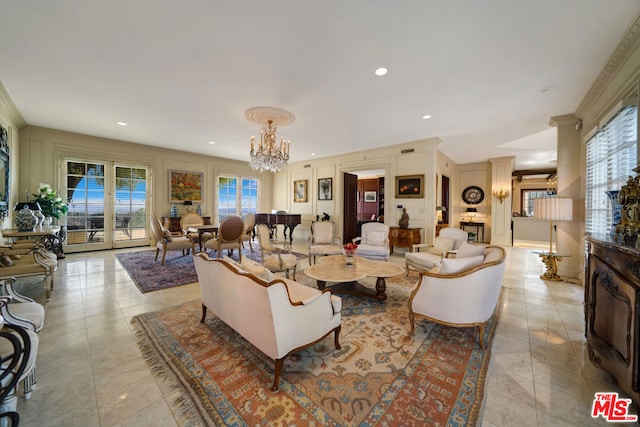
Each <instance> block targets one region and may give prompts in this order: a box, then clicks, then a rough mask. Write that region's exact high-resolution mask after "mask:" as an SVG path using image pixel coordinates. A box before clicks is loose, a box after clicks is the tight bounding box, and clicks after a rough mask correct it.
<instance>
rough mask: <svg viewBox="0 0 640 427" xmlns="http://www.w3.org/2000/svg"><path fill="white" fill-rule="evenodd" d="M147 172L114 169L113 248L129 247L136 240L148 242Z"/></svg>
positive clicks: (124, 168) (121, 168)
mask: <svg viewBox="0 0 640 427" xmlns="http://www.w3.org/2000/svg"><path fill="white" fill-rule="evenodd" d="M147 175H148V173H147V170H146V169H145V168H140V167H129V166H118V165H116V167H115V189H116V190H115V199H114V206H115V224H114V230H115V234H114V236H115V239H114V240H115V246H116V247H123V246H131V245H129V244H128V243H129V242H133V241H135V240H137V241H138V242H137V244H139V241H140V240H144V241H145V242H148V234H147Z"/></svg>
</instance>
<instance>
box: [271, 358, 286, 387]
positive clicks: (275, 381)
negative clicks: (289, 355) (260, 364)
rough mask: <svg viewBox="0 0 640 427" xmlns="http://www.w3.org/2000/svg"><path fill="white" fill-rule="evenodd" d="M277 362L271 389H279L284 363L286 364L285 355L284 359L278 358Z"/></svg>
mask: <svg viewBox="0 0 640 427" xmlns="http://www.w3.org/2000/svg"><path fill="white" fill-rule="evenodd" d="M285 357H286V356H285ZM275 362H276V365H275V374H274V378H273V386H272V387H271V391H278V383H279V382H280V371H281V370H282V365H284V357H283V358H282V359H276V360H275Z"/></svg>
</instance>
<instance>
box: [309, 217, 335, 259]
mask: <svg viewBox="0 0 640 427" xmlns="http://www.w3.org/2000/svg"><path fill="white" fill-rule="evenodd" d="M341 254H342V245H341V244H340V238H339V237H338V236H336V224H335V223H334V222H330V221H314V222H312V223H311V236H309V265H311V261H312V260H313V264H315V263H316V256H318V255H320V256H326V255H341Z"/></svg>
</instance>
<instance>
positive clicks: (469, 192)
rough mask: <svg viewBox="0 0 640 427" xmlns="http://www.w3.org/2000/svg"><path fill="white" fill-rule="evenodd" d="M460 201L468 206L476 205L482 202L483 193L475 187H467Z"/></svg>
mask: <svg viewBox="0 0 640 427" xmlns="http://www.w3.org/2000/svg"><path fill="white" fill-rule="evenodd" d="M462 200H464V202H465V203H467V204H469V205H477V204H478V203H481V202H482V201H483V200H484V191H483V190H482V188H480V187H476V186H475V185H472V186H470V187H467V188H465V189H464V190H463V191H462Z"/></svg>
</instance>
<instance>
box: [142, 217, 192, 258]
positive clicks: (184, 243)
mask: <svg viewBox="0 0 640 427" xmlns="http://www.w3.org/2000/svg"><path fill="white" fill-rule="evenodd" d="M150 218H151V231H152V232H153V236H154V237H155V239H156V258H155V259H156V261H157V260H158V254H159V253H160V251H162V261H161V262H160V264H162V265H164V260H165V258H166V256H167V252H168V251H182V255H186V254H187V253H188V252H189V251H191V252H192V253H194V252H195V245H194V241H193V239H192V238H191V236H172V235H171V232H170V231H169V230H167V229H166V228H164V227H163V226H162V224H160V220H159V219H158V217H156V216H155V215H153V214H151V215H150Z"/></svg>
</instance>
